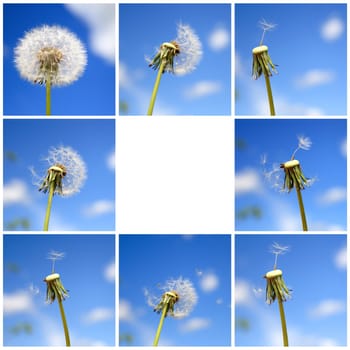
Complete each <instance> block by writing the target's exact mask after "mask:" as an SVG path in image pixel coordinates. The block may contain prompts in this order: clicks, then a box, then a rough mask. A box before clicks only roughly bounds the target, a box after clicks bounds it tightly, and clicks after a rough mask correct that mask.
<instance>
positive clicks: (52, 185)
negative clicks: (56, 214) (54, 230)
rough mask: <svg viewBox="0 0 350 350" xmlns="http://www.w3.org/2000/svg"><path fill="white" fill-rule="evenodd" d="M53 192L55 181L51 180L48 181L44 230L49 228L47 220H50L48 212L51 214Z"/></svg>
mask: <svg viewBox="0 0 350 350" xmlns="http://www.w3.org/2000/svg"><path fill="white" fill-rule="evenodd" d="M54 192H55V182H54V181H51V183H50V190H49V195H48V200H47V207H46V214H45V220H44V229H43V230H44V231H48V230H49V221H50V214H51V207H52V198H53V194H54Z"/></svg>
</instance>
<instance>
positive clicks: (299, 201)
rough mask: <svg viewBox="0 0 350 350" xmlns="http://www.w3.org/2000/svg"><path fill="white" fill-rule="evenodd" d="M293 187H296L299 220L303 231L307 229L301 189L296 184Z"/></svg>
mask: <svg viewBox="0 0 350 350" xmlns="http://www.w3.org/2000/svg"><path fill="white" fill-rule="evenodd" d="M295 189H296V191H297V195H298V203H299V210H300V217H301V222H302V225H303V231H308V228H307V222H306V215H305V209H304V203H303V198H302V196H301V190H300V187H299V186H298V185H296V186H295Z"/></svg>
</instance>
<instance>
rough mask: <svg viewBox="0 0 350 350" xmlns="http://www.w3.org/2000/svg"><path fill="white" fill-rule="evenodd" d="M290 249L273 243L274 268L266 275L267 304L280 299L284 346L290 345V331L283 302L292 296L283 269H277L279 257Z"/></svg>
mask: <svg viewBox="0 0 350 350" xmlns="http://www.w3.org/2000/svg"><path fill="white" fill-rule="evenodd" d="M288 249H289V247H287V246H285V247H284V246H281V245H279V244H278V243H274V244H273V245H272V253H273V254H275V263H274V268H273V270H271V271H269V272H267V273H266V274H265V276H264V278H265V279H266V302H267V304H269V305H271V304H272V303H273V302H274V301H275V300H276V299H277V300H278V307H279V312H280V319H281V326H282V336H283V345H284V346H288V332H287V323H286V317H285V313H284V308H283V302H285V301H287V299H288V298H289V297H290V290H289V289H288V287H287V286H286V284H285V282H284V280H283V278H282V270H280V269H277V257H278V256H279V255H281V254H284V253H286V252H287V251H288Z"/></svg>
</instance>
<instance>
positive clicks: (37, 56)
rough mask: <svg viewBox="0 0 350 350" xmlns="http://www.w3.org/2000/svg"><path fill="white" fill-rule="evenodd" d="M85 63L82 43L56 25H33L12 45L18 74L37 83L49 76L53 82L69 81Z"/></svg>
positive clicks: (75, 78)
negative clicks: (36, 26) (15, 44)
mask: <svg viewBox="0 0 350 350" xmlns="http://www.w3.org/2000/svg"><path fill="white" fill-rule="evenodd" d="M86 64H87V55H86V50H85V48H84V45H83V44H82V43H81V41H80V40H79V39H78V38H77V37H76V36H75V35H74V34H73V33H71V32H70V31H68V30H67V29H65V28H62V27H59V26H47V25H44V26H42V27H38V28H34V29H32V30H31V31H29V32H27V33H26V34H25V36H24V37H23V38H22V39H20V41H19V44H18V45H17V47H16V48H15V65H16V67H17V69H18V71H19V73H20V75H21V76H22V77H23V78H24V79H26V80H28V81H30V82H32V83H37V84H40V85H42V84H45V83H46V82H47V81H48V80H50V82H51V85H53V86H55V85H56V86H62V85H68V84H71V83H73V82H74V81H76V80H77V79H79V78H80V76H81V75H82V74H83V72H84V69H85V66H86Z"/></svg>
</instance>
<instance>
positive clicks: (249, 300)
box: [234, 279, 255, 306]
mask: <svg viewBox="0 0 350 350" xmlns="http://www.w3.org/2000/svg"><path fill="white" fill-rule="evenodd" d="M252 290H253V289H252V287H251V285H250V283H249V282H247V281H245V280H242V279H238V280H236V283H235V294H234V295H235V304H236V305H243V306H252V305H254V302H255V300H254V294H253V292H252Z"/></svg>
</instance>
